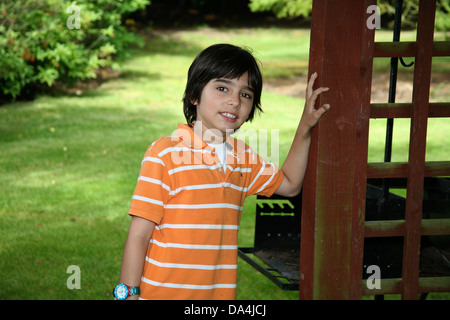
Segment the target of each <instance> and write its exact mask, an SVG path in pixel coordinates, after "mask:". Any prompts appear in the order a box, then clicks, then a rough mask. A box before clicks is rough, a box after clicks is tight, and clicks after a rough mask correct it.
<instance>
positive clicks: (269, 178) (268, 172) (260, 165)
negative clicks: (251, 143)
mask: <svg viewBox="0 0 450 320" xmlns="http://www.w3.org/2000/svg"><path fill="white" fill-rule="evenodd" d="M247 152H248V158H247V159H246V160H247V161H248V163H249V164H253V165H252V169H251V180H250V185H249V187H248V193H247V196H251V195H254V194H259V195H263V196H266V197H270V196H271V195H272V194H274V192H275V191H277V189H278V187H279V186H280V185H281V182H282V181H283V177H284V176H283V173H282V171H281V170H280V169H278V167H277V166H276V165H275V164H274V163H271V162H266V161H265V160H264V159H263V158H262V157H261V156H259V155H258V154H257V153H255V152H254V151H252V150H251V149H248V151H247Z"/></svg>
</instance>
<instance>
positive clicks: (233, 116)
mask: <svg viewBox="0 0 450 320" xmlns="http://www.w3.org/2000/svg"><path fill="white" fill-rule="evenodd" d="M222 114H223V115H224V116H225V117H228V118H232V119H234V118H236V116H235V115H233V114H231V113H228V112H224V113H222Z"/></svg>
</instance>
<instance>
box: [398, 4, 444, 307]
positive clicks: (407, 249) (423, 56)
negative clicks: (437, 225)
mask: <svg viewBox="0 0 450 320" xmlns="http://www.w3.org/2000/svg"><path fill="white" fill-rule="evenodd" d="M435 13H436V0H431V1H430V0H420V3H419V15H418V22H417V41H416V42H417V44H416V55H415V56H416V58H415V63H414V66H415V68H414V89H413V98H412V104H413V108H412V114H411V131H410V144H409V160H408V168H407V191H406V208H405V238H404V247H403V271H402V278H403V282H402V283H403V288H402V298H403V299H408V300H409V299H417V297H418V292H419V261H420V236H421V234H420V233H421V232H420V231H421V219H422V203H423V180H424V176H425V150H426V138H427V122H428V112H429V111H428V106H429V94H430V80H431V61H432V57H433V34H434V18H435Z"/></svg>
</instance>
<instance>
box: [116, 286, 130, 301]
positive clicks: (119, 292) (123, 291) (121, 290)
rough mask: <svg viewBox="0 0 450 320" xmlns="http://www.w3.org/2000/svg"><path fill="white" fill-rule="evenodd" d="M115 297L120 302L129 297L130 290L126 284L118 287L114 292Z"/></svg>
mask: <svg viewBox="0 0 450 320" xmlns="http://www.w3.org/2000/svg"><path fill="white" fill-rule="evenodd" d="M114 295H115V296H116V298H117V299H119V300H124V299H125V298H126V297H128V288H127V286H126V285H124V284H119V285H117V287H116V289H115V290H114Z"/></svg>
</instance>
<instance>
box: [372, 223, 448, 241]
mask: <svg viewBox="0 0 450 320" xmlns="http://www.w3.org/2000/svg"><path fill="white" fill-rule="evenodd" d="M404 234H405V220H378V221H366V222H365V231H364V236H365V237H366V238H374V237H398V236H404ZM448 234H450V219H423V220H422V223H421V228H420V235H422V236H439V235H448Z"/></svg>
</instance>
